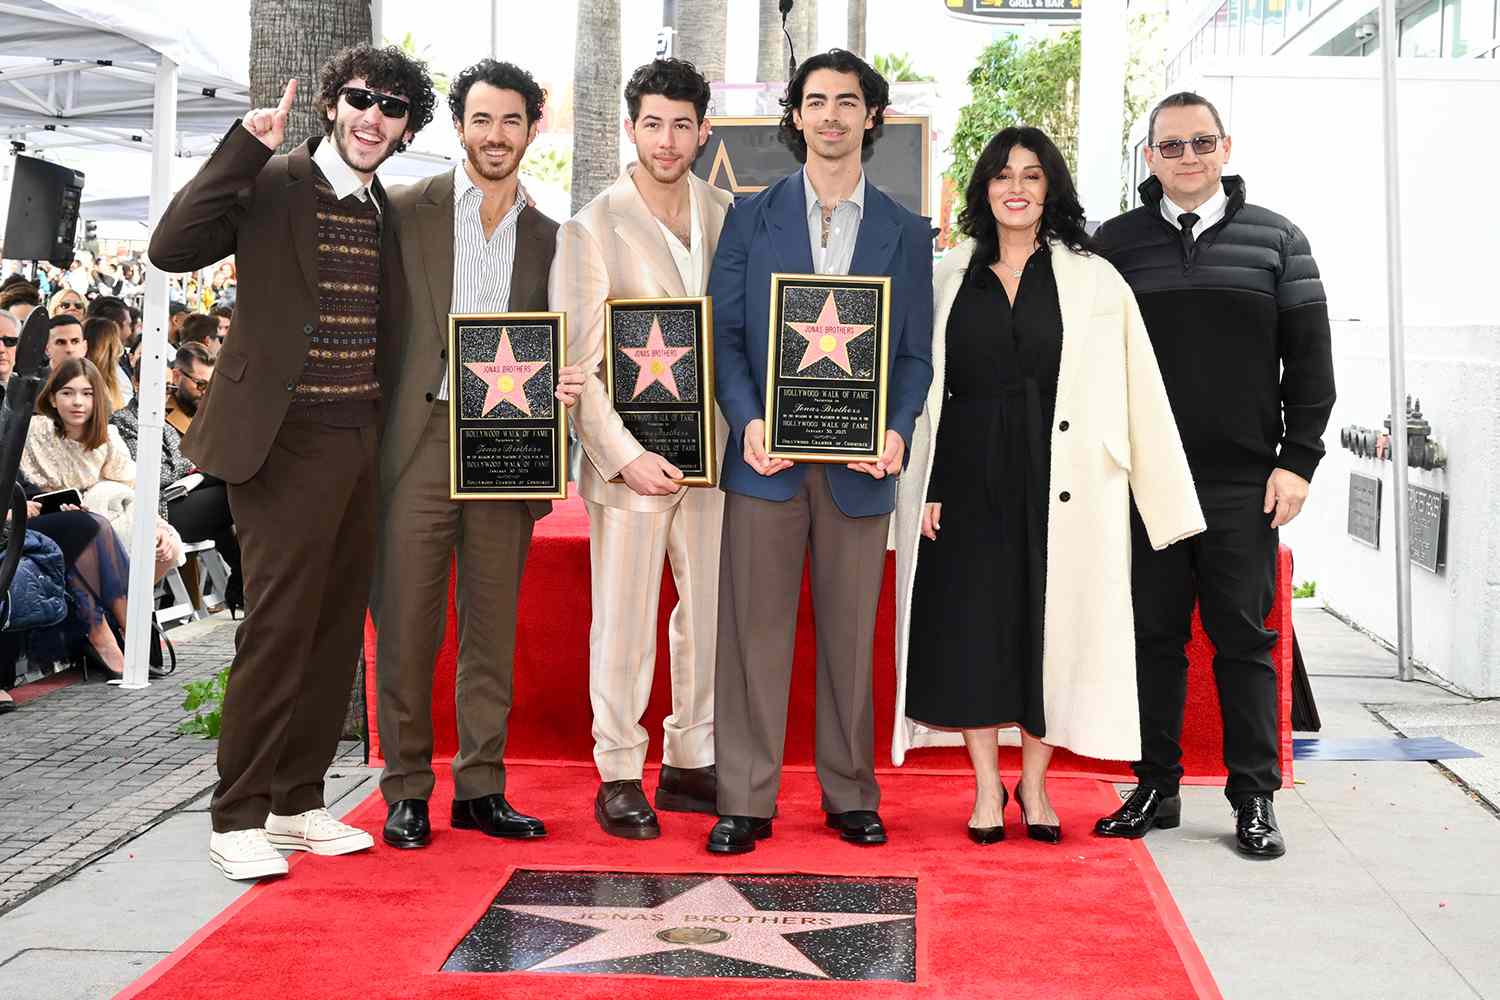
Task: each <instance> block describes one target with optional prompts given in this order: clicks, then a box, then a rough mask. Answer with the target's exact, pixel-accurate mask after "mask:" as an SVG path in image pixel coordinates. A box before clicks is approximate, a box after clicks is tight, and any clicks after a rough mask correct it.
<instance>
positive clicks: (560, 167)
mask: <svg viewBox="0 0 1500 1000" xmlns="http://www.w3.org/2000/svg"><path fill="white" fill-rule="evenodd" d="M521 176H522V177H526V178H530V179H532V180H535V181H537V182H538V183H541V184H548V185H551V186H552V187H556V188H561V189H562V190H564V191H571V190H572V189H573V152H572V151H571V150H567V149H559V148H557V147H553V148H551V149H531V150H529V151H528V152H527V153H526V159H524V160H522V161H521Z"/></svg>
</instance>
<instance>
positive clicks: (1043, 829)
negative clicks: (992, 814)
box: [1016, 781, 1062, 844]
mask: <svg viewBox="0 0 1500 1000" xmlns="http://www.w3.org/2000/svg"><path fill="white" fill-rule="evenodd" d="M1016 803H1017V804H1018V805H1019V806H1020V807H1021V821H1022V822H1024V823H1025V824H1026V836H1028V837H1030V838H1031V839H1032V840H1040V841H1041V842H1042V843H1044V844H1056V843H1059V842H1061V841H1062V827H1060V826H1050V825H1048V824H1046V823H1033V822H1032V821H1031V820H1029V819H1027V818H1026V800H1025V799H1023V798H1021V783H1020V782H1019V781H1018V782H1016Z"/></svg>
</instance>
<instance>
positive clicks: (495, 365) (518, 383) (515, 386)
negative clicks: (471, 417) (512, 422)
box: [464, 327, 547, 417]
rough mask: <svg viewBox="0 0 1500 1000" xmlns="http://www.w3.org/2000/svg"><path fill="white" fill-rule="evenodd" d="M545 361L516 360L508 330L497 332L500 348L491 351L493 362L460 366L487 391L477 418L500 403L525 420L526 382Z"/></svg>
mask: <svg viewBox="0 0 1500 1000" xmlns="http://www.w3.org/2000/svg"><path fill="white" fill-rule="evenodd" d="M546 365H547V362H545V361H517V360H516V355H515V352H514V351H512V350H511V346H510V328H509V327H502V328H501V329H500V346H499V347H497V348H495V360H494V361H466V362H464V367H465V368H467V369H469V371H471V372H473V373H474V374H475V375H478V376H479V377H480V378H481V379H483V380H484V384H485V385H486V386H487V387H488V389H489V391H488V392H486V393H485V395H484V406H483V407H481V408H480V410H479V415H480V416H481V417H483V416H487V415H488V414H489V413H490V411H492V410H493V409H494V408H495V407H497V406H499V405H500V404H501V403H509V404H510V405H511V406H514V407H515V408H516V409H518V410H520V411H521V412H522V413H524V414H526V415H527V416H528V417H529V416H531V404H530V403H529V402H527V400H526V383H527V382H529V381H531V379H532V378H533V377H534V376H535V375H536V373H537V372H539V371H541V370H542V369H543V368H545V367H546Z"/></svg>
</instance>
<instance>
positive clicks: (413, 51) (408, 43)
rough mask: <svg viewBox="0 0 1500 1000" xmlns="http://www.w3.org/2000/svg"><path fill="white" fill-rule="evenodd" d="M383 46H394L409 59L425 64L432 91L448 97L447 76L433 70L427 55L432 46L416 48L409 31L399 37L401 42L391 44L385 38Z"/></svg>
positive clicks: (413, 38)
mask: <svg viewBox="0 0 1500 1000" xmlns="http://www.w3.org/2000/svg"><path fill="white" fill-rule="evenodd" d="M385 44H387V45H394V46H396V48H398V49H400V50H401V51H402V52H404V53H406V54H407V55H408V56H410V57H411V58H413V59H420V60H422V61H423V62H425V63H427V72H428V74H429V75H430V76H431V77H432V89H433V90H435V91H437V92H438V93H439V94H441V95H443V96H444V97H447V96H448V74H447V73H439V72H438V71H437V70H435V69H433V68H432V59H431V58H430V57H429V56H428V55H427V50H428V49H430V48H432V46H430V45H423V46H422V47H421V48H417V39H416V37H415V36H413V35H412V33H411V32H410V31H408V32H407V33H406V34H405V35H402V36H401V41H399V42H393V41H391V40H390V39H389V38H387V39H386V40H385Z"/></svg>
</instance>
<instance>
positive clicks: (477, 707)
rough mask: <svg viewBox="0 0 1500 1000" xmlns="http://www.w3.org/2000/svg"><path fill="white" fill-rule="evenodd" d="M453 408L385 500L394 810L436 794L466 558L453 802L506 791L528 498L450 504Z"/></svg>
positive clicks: (387, 704)
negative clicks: (435, 756) (451, 639)
mask: <svg viewBox="0 0 1500 1000" xmlns="http://www.w3.org/2000/svg"><path fill="white" fill-rule="evenodd" d="M448 463H449V458H448V407H447V406H446V405H444V404H442V403H438V404H437V405H435V406H433V408H432V416H431V417H430V418H429V419H428V421H427V427H426V429H425V430H424V431H423V432H422V438H421V440H420V441H419V442H418V444H417V450H416V453H415V454H414V455H413V456H412V459H411V463H410V464H409V465H408V466H407V467H406V469H405V470H404V471H403V472H402V473H401V477H400V479H398V480H397V481H396V485H395V487H394V488H393V489H392V490H391V494H390V496H388V497H386V498H385V503H384V513H383V515H382V524H381V529H380V555H379V569H378V572H377V580H376V590H375V595H376V596H375V600H374V602H373V604H374V611H375V616H376V619H375V624H376V628H377V633H378V635H377V640H376V642H377V645H376V672H377V680H376V683H377V689H378V691H379V698H380V701H379V708H378V713H379V714H378V719H379V721H380V746H381V752H382V754H383V755H384V757H385V770H384V771H382V772H381V774H380V791H381V794H382V795H384V796H385V800H386V801H387V802H399V801H401V800H402V799H426V798H428V797H429V796H430V795H431V794H432V786H433V780H434V779H433V771H432V668H433V664H434V661H435V660H436V659H437V652H438V646H439V645H440V644H441V642H442V639H443V634H444V632H445V631H446V630H447V626H448V568H449V565H450V563H451V561H452V559H453V554H454V550H455V549H456V550H457V552H458V581H457V588H456V593H457V596H456V604H457V608H458V676H457V678H456V684H455V686H454V699H455V702H456V705H457V714H458V755H457V756H456V757H454V758H453V786H454V796H455V797H456V798H460V799H477V798H479V797H481V796H484V795H495V794H499V793H503V792H504V791H505V763H504V755H505V737H506V732H507V724H508V719H509V716H510V703H511V678H512V670H513V668H514V660H515V652H516V599H517V597H518V596H519V594H520V590H521V570H522V568H523V567H524V566H525V565H526V552H527V550H528V549H529V548H530V547H531V527H532V523H533V518H532V513H531V510H530V508H529V507H528V506H527V505H526V504H525V503H524V502H522V501H509V500H468V501H464V500H450V499H449V470H448Z"/></svg>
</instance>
